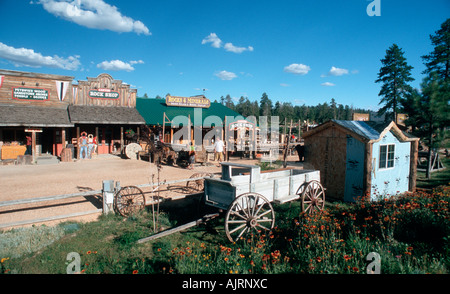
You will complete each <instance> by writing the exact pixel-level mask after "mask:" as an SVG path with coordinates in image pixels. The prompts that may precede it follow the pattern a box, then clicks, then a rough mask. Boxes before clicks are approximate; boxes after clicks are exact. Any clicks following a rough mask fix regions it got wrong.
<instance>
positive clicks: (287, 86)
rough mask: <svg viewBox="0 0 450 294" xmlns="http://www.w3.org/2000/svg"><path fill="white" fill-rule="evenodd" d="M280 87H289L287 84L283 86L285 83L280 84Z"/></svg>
mask: <svg viewBox="0 0 450 294" xmlns="http://www.w3.org/2000/svg"><path fill="white" fill-rule="evenodd" d="M280 86H281V87H289V86H290V85H289V84H285V83H281V84H280Z"/></svg>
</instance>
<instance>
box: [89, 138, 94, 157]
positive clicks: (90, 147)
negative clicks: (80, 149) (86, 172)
mask: <svg viewBox="0 0 450 294" xmlns="http://www.w3.org/2000/svg"><path fill="white" fill-rule="evenodd" d="M93 151H94V135H92V134H89V135H88V158H89V159H91V158H92V152H93Z"/></svg>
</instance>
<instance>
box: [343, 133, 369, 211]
mask: <svg viewBox="0 0 450 294" xmlns="http://www.w3.org/2000/svg"><path fill="white" fill-rule="evenodd" d="M364 151H365V146H364V143H362V142H361V141H359V140H356V139H355V138H353V137H352V136H348V137H347V162H346V170H345V174H346V175H345V194H344V200H345V201H350V202H353V201H355V200H356V199H357V198H358V197H361V196H363V194H364V190H363V181H364Z"/></svg>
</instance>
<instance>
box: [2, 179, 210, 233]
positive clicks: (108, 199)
mask: <svg viewBox="0 0 450 294" xmlns="http://www.w3.org/2000/svg"><path fill="white" fill-rule="evenodd" d="M205 178H208V176H204V177H196V178H188V179H181V180H174V181H164V182H159V183H152V184H141V185H135V186H136V187H138V188H155V187H156V188H157V187H161V186H165V185H171V184H177V183H182V182H189V181H197V180H203V179H205ZM102 187H103V188H102V190H96V191H86V192H79V193H73V194H62V195H54V196H44V197H37V198H27V199H17V200H10V201H3V202H0V207H6V206H17V205H22V204H30V203H42V202H48V201H55V200H61V199H70V198H75V197H89V196H90V197H99V196H101V200H102V204H103V207H102V208H98V209H94V210H88V211H82V212H76V213H70V214H64V215H57V216H50V217H45V218H36V219H30V220H22V221H16V222H10V223H2V224H0V229H4V228H9V227H15V226H21V225H28V224H34V223H42V222H47V221H54V220H60V219H67V218H72V217H78V216H84V215H89V214H94V213H99V212H102V213H104V214H106V213H111V212H112V213H113V212H114V210H113V208H112V204H113V198H114V196H115V194H116V193H117V192H118V191H119V190H120V182H119V181H118V182H115V183H114V181H112V180H109V181H103V183H102ZM155 190H156V189H155ZM155 190H153V191H155ZM153 191H152V192H153ZM188 195H189V194H185V195H182V196H178V197H171V198H170V199H171V200H177V199H180V198H185V197H186V196H188ZM67 205H70V203H67ZM40 208H41V207H40V206H36V207H32V208H27V209H40ZM19 210H20V209H19ZM0 213H1V214H5V213H8V211H4V212H0Z"/></svg>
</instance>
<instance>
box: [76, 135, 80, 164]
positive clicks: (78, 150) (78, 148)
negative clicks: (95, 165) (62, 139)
mask: <svg viewBox="0 0 450 294" xmlns="http://www.w3.org/2000/svg"><path fill="white" fill-rule="evenodd" d="M79 138H80V127H77V159H80V146H79V145H80V144H79V143H78V139H79Z"/></svg>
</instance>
